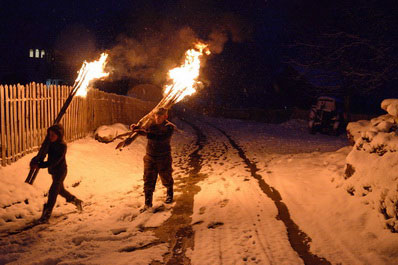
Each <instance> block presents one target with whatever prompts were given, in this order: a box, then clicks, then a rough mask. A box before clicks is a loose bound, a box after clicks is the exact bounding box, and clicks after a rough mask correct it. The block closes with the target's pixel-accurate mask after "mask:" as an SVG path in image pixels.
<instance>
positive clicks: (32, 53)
mask: <svg viewBox="0 0 398 265" xmlns="http://www.w3.org/2000/svg"><path fill="white" fill-rule="evenodd" d="M29 57H30V58H33V57H35V53H34V51H33V49H29Z"/></svg>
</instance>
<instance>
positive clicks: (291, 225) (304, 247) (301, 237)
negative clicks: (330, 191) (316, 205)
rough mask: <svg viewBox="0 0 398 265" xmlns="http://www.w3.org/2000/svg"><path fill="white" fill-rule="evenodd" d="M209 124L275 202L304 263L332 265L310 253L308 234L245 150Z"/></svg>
mask: <svg viewBox="0 0 398 265" xmlns="http://www.w3.org/2000/svg"><path fill="white" fill-rule="evenodd" d="M206 123H207V122H206ZM207 124H209V125H210V126H212V127H213V128H215V129H217V130H218V131H219V132H221V133H222V134H223V135H224V136H225V137H226V138H227V139H228V141H229V142H230V144H231V146H232V147H233V148H234V149H236V150H237V151H238V155H239V156H240V157H241V159H242V160H243V161H244V163H245V164H246V165H247V166H248V168H249V169H250V173H251V175H252V177H254V178H255V179H257V181H258V183H259V186H260V188H261V190H262V191H263V192H264V194H265V195H267V196H268V197H269V198H270V199H272V200H273V201H274V203H275V206H276V207H277V209H278V215H277V216H276V219H278V220H281V221H282V222H283V223H284V225H285V227H286V230H287V234H288V238H289V242H290V245H291V246H292V248H293V249H294V251H296V252H297V254H298V255H299V256H300V258H301V259H302V260H303V261H304V263H305V264H306V265H323V264H331V263H330V262H329V261H328V260H326V259H325V258H322V257H319V256H317V255H314V254H312V253H311V252H310V246H309V243H310V242H311V238H310V237H309V236H308V235H307V234H306V233H304V232H303V231H301V230H300V228H299V227H298V225H297V224H296V223H295V222H294V221H293V220H292V219H291V216H290V213H289V209H288V208H287V206H286V204H285V203H283V202H282V197H281V195H280V193H279V192H278V191H277V190H276V189H275V188H273V187H271V186H269V185H268V184H267V183H266V182H265V181H264V179H263V178H262V176H261V175H260V174H258V173H257V172H258V171H259V169H258V168H257V166H256V164H255V163H253V162H252V161H250V159H249V158H248V157H247V156H246V154H245V152H244V151H243V149H242V148H241V147H240V146H239V145H238V144H237V143H236V142H235V141H234V140H233V139H232V137H231V136H229V135H228V134H227V133H226V132H225V131H223V130H222V129H220V128H218V127H216V126H214V125H213V124H211V123H207Z"/></svg>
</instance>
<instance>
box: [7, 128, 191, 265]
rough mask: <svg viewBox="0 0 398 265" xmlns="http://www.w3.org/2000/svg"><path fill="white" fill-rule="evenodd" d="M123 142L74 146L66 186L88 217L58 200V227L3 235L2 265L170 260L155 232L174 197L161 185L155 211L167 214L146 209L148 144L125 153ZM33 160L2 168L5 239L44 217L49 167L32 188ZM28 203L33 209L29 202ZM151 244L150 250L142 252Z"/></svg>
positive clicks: (52, 224)
mask: <svg viewBox="0 0 398 265" xmlns="http://www.w3.org/2000/svg"><path fill="white" fill-rule="evenodd" d="M179 138H180V141H181V144H185V141H189V140H190V136H189V135H183V134H182V135H181V136H180V137H179ZM184 139H185V141H184ZM116 144H117V143H116V142H114V143H110V144H103V143H99V142H97V141H96V140H94V139H93V138H92V137H87V138H85V139H81V140H78V141H75V142H73V143H69V144H68V153H67V163H68V176H67V178H66V180H65V187H66V189H67V190H69V191H70V192H71V193H72V194H74V195H76V196H77V197H78V198H80V199H82V200H83V201H84V205H83V207H84V211H83V213H81V214H79V213H78V212H77V211H76V209H75V207H74V206H73V205H71V204H67V203H66V202H65V199H64V198H62V197H58V199H57V205H56V207H55V208H54V212H53V217H52V219H50V225H48V226H46V225H44V227H41V226H37V227H34V228H32V229H31V230H28V231H26V232H22V233H20V234H16V235H8V236H5V237H2V238H1V243H0V264H4V263H7V264H8V262H9V264H76V263H79V264H81V263H84V264H148V263H150V262H151V261H153V260H158V261H161V260H162V256H163V255H164V254H165V253H166V252H167V251H168V244H165V243H164V242H159V240H158V239H157V237H155V236H154V233H153V232H152V231H151V230H150V229H148V228H154V227H158V226H160V225H162V223H163V222H164V221H165V220H167V219H168V218H169V217H170V215H171V206H167V207H161V206H162V205H163V201H164V199H165V197H166V196H165V189H164V188H163V187H162V186H161V185H160V183H158V186H157V189H156V191H155V194H154V207H155V208H158V209H159V210H158V211H157V212H156V213H152V212H151V211H149V212H146V213H143V214H140V212H139V211H140V208H141V207H142V205H143V202H144V196H143V191H142V190H143V180H142V174H143V156H144V154H145V144H146V140H145V139H144V138H138V139H137V140H136V142H134V143H133V144H132V145H131V146H129V147H128V148H126V149H125V150H123V152H120V151H118V150H115V147H116ZM33 156H34V154H30V155H27V156H25V157H23V158H22V159H20V160H19V161H18V162H16V163H14V164H12V165H11V166H8V167H4V168H1V170H0V189H1V191H0V192H1V193H0V194H1V196H0V233H1V234H3V235H4V234H6V233H7V232H9V231H15V230H16V229H18V228H20V227H23V226H24V225H26V224H27V223H29V222H30V221H33V220H34V219H37V218H39V217H40V214H41V210H42V205H43V203H44V202H45V201H46V197H44V194H46V193H47V191H48V188H49V186H50V184H51V177H50V175H48V173H47V172H46V170H41V171H40V173H39V175H38V176H37V179H36V181H35V183H34V185H33V186H31V185H29V184H26V183H24V180H25V177H26V175H27V173H28V170H29V169H28V165H29V161H30V159H31V158H32V157H33ZM177 195H178V193H177ZM26 199H27V200H28V201H29V203H28V204H25V203H24V202H23V201H24V200H26ZM20 201H22V202H21V203H17V204H15V205H12V206H10V207H7V208H5V209H4V207H5V206H7V205H9V204H12V203H15V202H20ZM146 244H150V247H148V248H142V249H140V248H138V250H135V251H134V248H137V247H141V246H145V245H146ZM152 245H153V246H152ZM124 249H125V250H124ZM129 249H130V250H131V251H129Z"/></svg>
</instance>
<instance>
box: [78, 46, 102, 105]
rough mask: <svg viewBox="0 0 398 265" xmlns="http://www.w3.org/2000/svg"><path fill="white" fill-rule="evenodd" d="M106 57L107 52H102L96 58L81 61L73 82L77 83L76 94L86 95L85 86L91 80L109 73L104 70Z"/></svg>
mask: <svg viewBox="0 0 398 265" xmlns="http://www.w3.org/2000/svg"><path fill="white" fill-rule="evenodd" d="M107 58H108V54H107V53H102V54H101V57H100V58H99V59H98V60H96V61H93V62H89V63H88V62H86V61H85V62H84V63H83V65H82V67H81V68H80V70H79V75H78V76H77V79H76V81H75V84H78V88H77V92H76V96H81V97H85V96H86V95H87V87H88V85H89V84H90V82H91V81H92V80H94V79H98V78H102V77H106V76H108V75H109V73H105V72H104V68H105V65H106V59H107Z"/></svg>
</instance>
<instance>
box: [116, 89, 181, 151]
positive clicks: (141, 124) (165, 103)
mask: <svg viewBox="0 0 398 265" xmlns="http://www.w3.org/2000/svg"><path fill="white" fill-rule="evenodd" d="M184 91H185V89H184V90H179V91H178V92H177V93H175V94H174V95H172V92H173V89H170V91H169V92H168V93H167V94H166V95H165V96H164V97H163V98H162V100H161V101H160V102H159V103H158V104H157V105H156V107H154V108H153V109H152V110H151V111H150V112H149V113H148V114H147V115H145V116H144V117H143V118H142V119H140V120H139V121H138V122H137V127H138V128H145V127H147V126H148V124H149V121H150V120H151V117H152V116H153V114H154V113H155V112H156V110H158V109H160V108H165V109H170V108H171V107H172V106H173V105H174V104H175V103H176V102H177V100H178V98H179V97H180V96H181V95H182V93H183V92H184ZM137 137H138V133H137V132H130V134H129V135H128V137H127V138H126V139H125V140H123V141H121V142H120V143H119V144H118V145H117V146H116V148H115V149H119V150H122V148H123V147H126V146H128V145H130V144H131V143H132V142H134V140H135V139H136V138H137Z"/></svg>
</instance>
